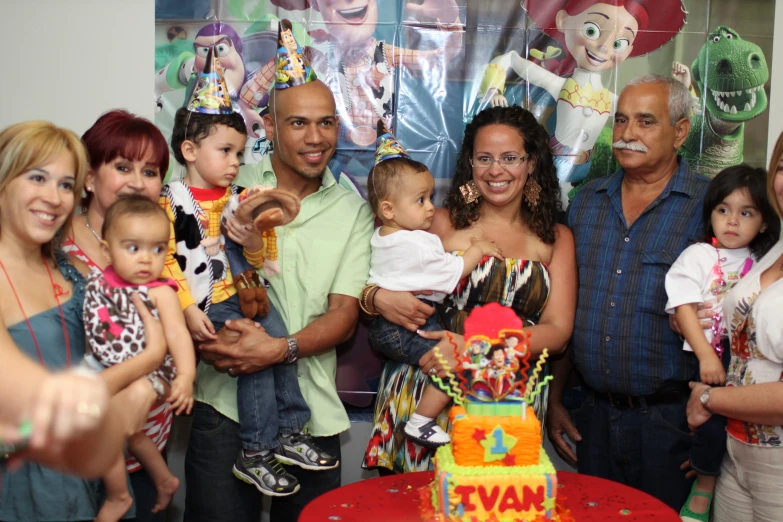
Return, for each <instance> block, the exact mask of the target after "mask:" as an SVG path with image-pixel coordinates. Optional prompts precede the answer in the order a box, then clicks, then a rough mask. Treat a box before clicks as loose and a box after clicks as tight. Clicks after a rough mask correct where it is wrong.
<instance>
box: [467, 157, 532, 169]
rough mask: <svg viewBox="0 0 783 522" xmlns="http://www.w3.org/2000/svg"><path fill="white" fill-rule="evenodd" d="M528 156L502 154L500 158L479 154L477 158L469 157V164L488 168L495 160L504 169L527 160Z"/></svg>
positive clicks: (477, 167)
mask: <svg viewBox="0 0 783 522" xmlns="http://www.w3.org/2000/svg"><path fill="white" fill-rule="evenodd" d="M529 157H530V154H525V155H524V156H514V155H513V154H509V155H507V156H503V157H502V158H500V159H495V158H493V157H492V156H479V157H477V158H470V166H471V167H473V168H474V169H489V168H492V164H493V163H495V162H496V161H497V162H498V165H500V166H501V167H503V168H504V169H510V168H513V167H518V166H520V165H521V164H522V163H524V162H525V161H527V159H528V158H529Z"/></svg>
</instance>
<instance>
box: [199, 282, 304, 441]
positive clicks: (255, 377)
mask: <svg viewBox="0 0 783 522" xmlns="http://www.w3.org/2000/svg"><path fill="white" fill-rule="evenodd" d="M208 315H209V319H210V320H211V321H212V324H213V325H214V326H215V330H216V331H217V330H220V329H221V328H223V325H224V324H225V322H226V321H227V320H229V319H240V318H241V317H242V310H241V309H240V307H239V297H238V296H237V295H236V294H234V295H233V296H231V298H229V299H227V300H225V301H223V302H221V303H218V304H213V305H212V306H211V307H210V308H209V314H208ZM255 321H256V322H258V323H260V324H261V326H263V327H264V329H265V330H266V332H267V333H268V334H269V335H270V336H272V337H284V336H286V335H287V334H288V332H287V331H286V328H285V324H283V318H282V317H281V316H280V313H279V312H278V311H277V310H276V309H275V307H270V309H269V314H267V316H266V317H264V318H259V317H256V319H255ZM259 349H261V350H262V349H263V347H262V346H260V347H259ZM273 398H274V400H272V399H273ZM237 407H238V411H239V424H240V426H241V428H240V431H239V437H240V439H241V440H242V447H243V448H244V449H246V450H250V451H259V450H265V449H273V448H276V447H277V439H276V437H277V434H278V433H280V432H287V433H299V432H301V431H302V430H303V429H304V425H305V423H306V422H307V421H308V420H310V408H308V407H307V403H306V402H305V400H304V397H302V392H301V391H300V390H299V380H298V377H297V374H296V364H276V365H274V366H270V367H269V368H266V369H264V370H261V371H260V372H256V373H251V374H249V375H240V376H239V378H238V382H237Z"/></svg>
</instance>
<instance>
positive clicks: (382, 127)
mask: <svg viewBox="0 0 783 522" xmlns="http://www.w3.org/2000/svg"><path fill="white" fill-rule="evenodd" d="M393 158H408V159H410V156H409V155H408V152H407V151H406V150H405V148H404V147H403V146H402V145H401V144H400V142H399V141H397V138H395V137H394V135H393V134H392V133H391V131H389V129H387V128H386V124H385V123H384V122H383V120H378V139H377V140H375V164H376V165H377V164H378V163H380V162H382V161H385V160H388V159H393Z"/></svg>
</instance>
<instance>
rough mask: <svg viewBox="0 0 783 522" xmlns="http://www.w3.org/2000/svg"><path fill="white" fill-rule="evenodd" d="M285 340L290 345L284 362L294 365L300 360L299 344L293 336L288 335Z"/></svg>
mask: <svg viewBox="0 0 783 522" xmlns="http://www.w3.org/2000/svg"><path fill="white" fill-rule="evenodd" d="M285 340H286V342H287V343H288V351H287V352H286V353H285V358H283V362H285V363H286V364H293V363H295V362H296V360H297V359H299V343H297V342H296V339H294V336H293V335H286V337H285Z"/></svg>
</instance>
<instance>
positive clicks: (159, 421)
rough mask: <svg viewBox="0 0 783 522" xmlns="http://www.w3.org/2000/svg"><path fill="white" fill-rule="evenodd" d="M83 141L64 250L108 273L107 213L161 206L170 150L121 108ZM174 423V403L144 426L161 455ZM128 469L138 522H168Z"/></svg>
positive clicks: (128, 369) (130, 370)
mask: <svg viewBox="0 0 783 522" xmlns="http://www.w3.org/2000/svg"><path fill="white" fill-rule="evenodd" d="M82 142H84V145H85V148H86V149H87V153H88V155H89V161H90V164H89V169H88V172H87V179H86V181H85V184H84V189H85V191H86V196H85V197H84V198H83V199H82V213H81V214H80V215H78V216H76V217H75V218H74V219H73V225H72V226H71V229H70V231H69V232H68V234H67V237H66V239H65V242H64V244H63V250H64V251H65V252H67V253H69V254H71V255H73V256H74V257H76V258H77V259H80V260H81V261H83V262H84V263H86V264H87V265H88V266H89V267H90V268H92V269H97V270H101V271H103V269H104V268H106V265H107V264H108V259H107V258H106V256H105V255H104V253H103V250H102V246H101V240H102V237H101V228H102V227H103V219H104V215H105V213H106V209H108V208H109V206H111V204H112V203H114V202H115V201H116V200H117V198H118V197H120V196H123V195H130V194H141V195H144V196H146V197H148V198H149V199H151V200H153V201H157V200H158V196H159V195H160V191H161V187H162V186H163V178H164V176H165V175H166V171H167V170H168V168H169V146H168V143H167V142H166V138H164V137H163V134H161V132H160V131H159V130H158V128H157V127H156V126H155V125H154V124H153V123H152V122H151V121H149V120H147V119H145V118H140V117H138V116H136V115H134V114H131V113H129V112H127V111H124V110H119V109H117V110H113V111H109V112H107V113H105V114H103V115H102V116H101V117H100V118H98V119H97V120H96V122H95V123H94V124H93V126H92V127H90V128H89V129H88V130H87V132H85V133H84V135H83V136H82ZM134 364H135V363H134V360H133V359H131V360H129V361H127V362H124V363H121V364H118V365H116V366H114V367H112V368H111V369H109V370H106V371H107V372H114V377H113V378H116V379H118V380H123V381H124V380H126V379H130V378H136V377H138V375H136V373H137V372H136V370H135V368H134V366H133V365H134ZM171 421H172V413H171V411H170V410H169V405H168V403H163V404H156V405H155V406H153V409H152V410H151V411H150V413H149V416H148V418H147V423H146V424H145V426H144V433H145V434H147V436H149V437H150V438H151V439H152V441H153V442H154V443H155V445H156V446H157V447H158V449H159V450H160V451H163V450H164V448H165V447H166V441H167V440H168V437H169V431H170V430H171ZM125 464H126V468H127V470H128V472H129V473H130V477H131V485H132V486H133V492H134V497H135V500H136V520H138V521H145V522H152V521H156V522H157V521H159V522H163V520H165V517H164V513H163V512H162V510H160V512H157V513H152V510H153V507H154V506H155V504H156V503H157V502H158V501H157V500H156V498H157V496H158V494H159V493H160V492H158V491H157V489H156V487H155V484H154V483H153V481H152V479H151V478H150V476H149V474H148V473H147V472H146V471H145V470H144V469H143V468H142V467H141V466H140V465H139V463H138V461H136V459H135V458H133V457H132V456H130V457H129V458H128V460H127V461H126V463H125ZM172 489H176V488H172ZM169 493H170V494H172V495H173V493H174V491H173V490H172V491H167V492H165V494H164V495H163V497H164V498H165V497H168V498H170V496H169ZM129 500H130V499H128V501H129ZM166 503H168V502H166ZM128 506H129V504H128ZM156 511H158V510H156Z"/></svg>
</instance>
